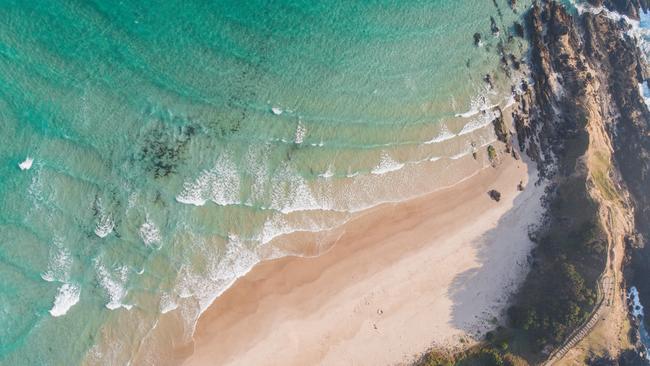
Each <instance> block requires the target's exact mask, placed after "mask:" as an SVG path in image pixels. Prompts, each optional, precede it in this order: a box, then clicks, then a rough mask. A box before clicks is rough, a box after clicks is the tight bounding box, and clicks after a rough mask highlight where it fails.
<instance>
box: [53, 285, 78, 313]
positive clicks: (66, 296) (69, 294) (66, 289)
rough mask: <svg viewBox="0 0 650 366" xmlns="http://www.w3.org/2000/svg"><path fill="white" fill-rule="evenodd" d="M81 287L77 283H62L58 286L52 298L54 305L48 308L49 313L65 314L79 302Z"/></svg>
mask: <svg viewBox="0 0 650 366" xmlns="http://www.w3.org/2000/svg"><path fill="white" fill-rule="evenodd" d="M80 295H81V289H80V288H79V286H77V285H73V284H70V283H64V284H63V285H61V287H59V292H58V293H57V295H56V297H55V298H54V305H53V306H52V309H50V314H51V315H52V316H54V317H56V316H61V315H65V313H67V312H68V310H70V308H71V307H73V306H74V305H75V304H76V303H78V302H79V296H80Z"/></svg>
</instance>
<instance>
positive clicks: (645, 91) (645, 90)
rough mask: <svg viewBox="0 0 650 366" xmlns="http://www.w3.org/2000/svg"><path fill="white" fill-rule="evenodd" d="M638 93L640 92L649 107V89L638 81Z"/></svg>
mask: <svg viewBox="0 0 650 366" xmlns="http://www.w3.org/2000/svg"><path fill="white" fill-rule="evenodd" d="M639 94H641V98H643V101H644V102H645V105H646V106H648V108H650V89H648V86H647V85H646V83H639Z"/></svg>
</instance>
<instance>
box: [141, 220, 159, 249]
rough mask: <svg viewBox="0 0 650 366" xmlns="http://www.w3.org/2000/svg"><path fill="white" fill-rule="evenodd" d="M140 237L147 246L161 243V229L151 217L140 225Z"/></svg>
mask: <svg viewBox="0 0 650 366" xmlns="http://www.w3.org/2000/svg"><path fill="white" fill-rule="evenodd" d="M140 239H142V242H143V243H144V244H145V245H146V246H150V245H152V244H158V243H160V240H161V238H160V230H158V227H156V224H154V223H153V222H152V221H151V220H149V218H148V217H147V220H146V221H145V222H144V223H143V224H142V226H140Z"/></svg>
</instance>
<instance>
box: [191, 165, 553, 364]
mask: <svg viewBox="0 0 650 366" xmlns="http://www.w3.org/2000/svg"><path fill="white" fill-rule="evenodd" d="M534 180H535V176H534V172H531V171H530V170H529V167H528V166H527V164H526V163H524V162H522V161H520V160H514V159H512V158H510V157H507V158H505V160H504V161H503V162H502V163H501V164H500V165H499V166H498V167H497V168H486V169H483V170H480V171H479V172H478V173H477V174H475V175H474V176H472V177H470V178H468V179H466V180H464V181H462V182H460V183H458V184H456V185H454V186H452V187H449V188H445V189H442V190H439V191H436V192H434V193H432V194H429V195H426V196H423V197H419V198H417V199H413V200H410V201H406V202H402V203H398V204H384V205H381V206H378V207H376V208H373V209H371V210H368V211H367V212H365V213H363V214H362V215H359V216H358V217H356V218H355V219H353V220H351V221H349V222H348V223H346V224H345V225H343V226H342V227H341V228H339V229H337V232H336V233H335V235H336V237H337V238H338V239H337V240H336V243H335V245H333V246H332V247H331V249H329V250H328V251H327V252H326V253H324V254H322V255H321V256H318V257H312V258H303V257H286V258H281V259H275V260H271V261H265V262H262V263H260V264H258V265H257V266H255V267H254V268H253V269H252V270H251V272H249V273H248V274H247V275H245V276H244V277H242V278H240V279H239V280H237V282H236V283H235V284H234V285H233V286H232V287H231V288H230V289H228V290H227V291H226V292H225V293H224V294H223V295H222V296H220V297H219V298H218V299H217V300H216V301H215V302H214V303H213V304H212V305H211V307H210V308H209V309H208V310H207V311H206V312H205V313H203V314H202V316H201V318H200V319H199V322H198V324H197V328H196V332H195V334H194V350H193V353H192V354H191V356H190V357H189V358H187V359H186V360H185V362H184V365H317V364H318V365H393V364H401V363H404V362H408V361H409V360H413V358H414V357H415V356H417V354H419V353H421V352H423V351H425V350H426V349H428V348H430V347H441V348H458V347H463V346H467V345H468V344H471V343H472V342H475V340H476V339H478V338H479V337H481V335H482V334H484V333H485V332H486V331H488V330H489V329H491V328H493V327H494V326H495V321H497V319H500V318H501V315H502V313H503V310H504V307H505V306H506V302H507V299H508V295H509V294H510V293H511V291H513V290H514V289H515V288H516V286H517V285H518V283H519V281H521V280H522V279H523V277H524V276H523V275H524V273H525V271H526V270H527V256H528V254H529V252H530V249H531V247H532V243H531V242H530V241H529V239H528V228H529V226H530V225H533V224H536V223H538V222H539V219H540V216H541V213H542V209H541V207H540V198H541V196H542V193H543V187H542V186H535V185H534ZM519 181H523V182H524V185H525V189H524V191H523V192H520V191H518V189H517V184H518V183H519ZM490 189H497V190H498V191H500V192H501V194H502V197H501V201H500V202H495V201H493V200H492V199H490V197H489V196H488V194H487V192H488V191H489V190H490ZM183 351H184V352H187V349H185V350H183ZM179 352H180V351H179Z"/></svg>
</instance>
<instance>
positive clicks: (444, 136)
mask: <svg viewBox="0 0 650 366" xmlns="http://www.w3.org/2000/svg"><path fill="white" fill-rule="evenodd" d="M454 137H456V135H454V134H453V133H451V132H450V131H449V129H447V126H445V125H443V126H442V128H441V129H440V133H439V134H438V136H436V137H434V138H432V139H431V140H429V141H425V142H424V143H425V144H427V145H430V144H437V143H439V142H443V141H446V140H449V139H453V138H454Z"/></svg>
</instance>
